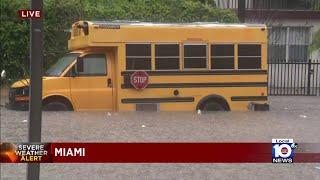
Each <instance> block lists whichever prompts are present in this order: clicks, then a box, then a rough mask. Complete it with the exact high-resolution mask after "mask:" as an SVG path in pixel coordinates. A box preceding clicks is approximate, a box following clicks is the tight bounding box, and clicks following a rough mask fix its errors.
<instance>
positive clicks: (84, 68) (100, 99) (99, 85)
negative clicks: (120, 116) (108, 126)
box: [71, 54, 113, 110]
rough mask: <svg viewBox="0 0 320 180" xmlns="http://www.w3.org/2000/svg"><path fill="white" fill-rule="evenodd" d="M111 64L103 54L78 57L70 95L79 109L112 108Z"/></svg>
mask: <svg viewBox="0 0 320 180" xmlns="http://www.w3.org/2000/svg"><path fill="white" fill-rule="evenodd" d="M110 66H111V64H110V62H109V60H108V59H107V58H106V56H105V54H87V55H85V56H83V57H80V58H78V60H77V63H76V67H77V68H76V71H77V73H76V74H77V76H76V77H75V78H71V96H72V99H73V100H74V101H75V102H76V104H77V107H78V108H79V109H80V110H112V101H113V99H112V98H113V96H112V80H111V67H110Z"/></svg>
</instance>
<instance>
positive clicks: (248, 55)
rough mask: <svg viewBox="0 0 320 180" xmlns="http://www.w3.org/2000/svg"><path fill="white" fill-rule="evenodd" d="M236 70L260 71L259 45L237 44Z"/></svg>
mask: <svg viewBox="0 0 320 180" xmlns="http://www.w3.org/2000/svg"><path fill="white" fill-rule="evenodd" d="M238 68H239V69H261V45H260V44H239V45H238Z"/></svg>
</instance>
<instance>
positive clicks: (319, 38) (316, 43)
mask: <svg viewBox="0 0 320 180" xmlns="http://www.w3.org/2000/svg"><path fill="white" fill-rule="evenodd" d="M319 49H320V30H318V32H316V34H315V35H314V37H313V40H312V44H311V46H310V48H309V51H310V52H314V51H316V50H319Z"/></svg>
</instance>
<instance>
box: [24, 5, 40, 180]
mask: <svg viewBox="0 0 320 180" xmlns="http://www.w3.org/2000/svg"><path fill="white" fill-rule="evenodd" d="M30 5H31V9H32V10H40V11H41V13H42V14H43V11H42V7H43V0H30ZM42 18H43V17H42V16H41V17H40V18H37V19H34V18H32V19H31V20H30V75H31V77H30V87H29V88H30V89H29V97H30V102H29V134H28V135H29V143H40V142H41V116H42V110H41V108H42V74H43V35H42V31H43V25H42ZM39 175H40V164H39V163H29V164H28V167H27V179H28V180H39Z"/></svg>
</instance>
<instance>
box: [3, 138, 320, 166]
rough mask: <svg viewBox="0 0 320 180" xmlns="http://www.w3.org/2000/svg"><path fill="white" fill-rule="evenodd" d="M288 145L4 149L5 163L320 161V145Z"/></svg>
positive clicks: (33, 145) (12, 145) (27, 146)
mask: <svg viewBox="0 0 320 180" xmlns="http://www.w3.org/2000/svg"><path fill="white" fill-rule="evenodd" d="M277 143H280V144H277ZM284 143H291V141H290V142H289V141H288V142H284V141H274V142H273V143H271V142H270V143H1V144H0V145H1V147H0V149H1V163H272V162H273V163H279V162H280V163H293V162H294V163H319V162H320V144H315V143H313V144H312V143H309V144H308V143H304V144H299V145H297V144H294V146H292V143H291V144H289V145H290V146H289V145H283V144H284ZM291 147H292V148H291ZM299 149H300V150H299ZM304 149H308V151H305V150H304ZM310 150H311V151H310ZM294 151H295V152H294ZM288 153H290V154H288ZM279 158H280V159H279ZM281 158H282V159H281ZM285 158H291V159H289V160H286V159H285Z"/></svg>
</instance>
